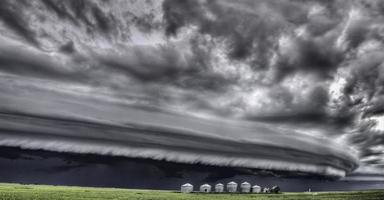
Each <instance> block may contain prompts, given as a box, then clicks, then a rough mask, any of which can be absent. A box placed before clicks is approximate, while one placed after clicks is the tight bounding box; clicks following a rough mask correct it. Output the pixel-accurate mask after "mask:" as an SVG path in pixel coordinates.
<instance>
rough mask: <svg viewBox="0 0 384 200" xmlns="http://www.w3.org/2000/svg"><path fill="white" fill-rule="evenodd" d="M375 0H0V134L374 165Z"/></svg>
mask: <svg viewBox="0 0 384 200" xmlns="http://www.w3.org/2000/svg"><path fill="white" fill-rule="evenodd" d="M383 8H384V4H383V3H382V2H381V1H363V0H361V1H353V2H346V1H304V2H303V1H295V0H291V1H284V2H281V1H264V0H257V1H254V0H252V1H251V0H240V1H226V0H221V1H204V0H194V1H192V0H164V1H128V0H117V1H101V0H100V1H88V0H82V1H72V0H68V1H54V0H34V1H8V0H7V1H2V2H1V3H0V33H1V34H0V43H1V44H2V45H1V47H0V92H1V95H0V113H1V114H0V118H1V119H0V124H1V130H0V145H2V146H11V147H21V148H25V149H43V150H49V151H58V152H72V153H79V154H82V153H93V154H102V155H109V156H126V157H140V158H150V159H155V160H166V161H173V162H181V163H190V164H194V163H203V164H209V165H218V166H231V167H247V168H256V169H265V170H286V171H294V172H305V173H313V174H319V175H324V176H332V177H343V176H345V175H349V174H351V173H353V172H354V170H356V169H357V171H355V172H356V173H358V174H359V175H361V174H381V175H382V174H384V168H383V167H384V165H383V164H384V163H383V162H384V159H383V155H384V153H383V149H384V148H383V141H384V137H383V135H384V134H383V130H384V128H383V125H382V124H383V121H384V120H383V118H384V117H383V114H384V111H383V109H382V107H383V103H382V102H383V98H384V96H383V94H384V87H383V85H384V71H383V70H384V68H383V67H384V65H383V63H384V55H383V53H382V52H383V48H384V46H383V45H384V43H383V42H384V41H383V37H384V32H383V31H384V24H383V23H382V22H383V19H384V13H383ZM369 177H371V176H368V178H369ZM351 180H352V179H351Z"/></svg>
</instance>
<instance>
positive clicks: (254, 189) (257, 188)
mask: <svg viewBox="0 0 384 200" xmlns="http://www.w3.org/2000/svg"><path fill="white" fill-rule="evenodd" d="M252 192H253V193H260V192H261V187H260V186H258V185H254V186H252Z"/></svg>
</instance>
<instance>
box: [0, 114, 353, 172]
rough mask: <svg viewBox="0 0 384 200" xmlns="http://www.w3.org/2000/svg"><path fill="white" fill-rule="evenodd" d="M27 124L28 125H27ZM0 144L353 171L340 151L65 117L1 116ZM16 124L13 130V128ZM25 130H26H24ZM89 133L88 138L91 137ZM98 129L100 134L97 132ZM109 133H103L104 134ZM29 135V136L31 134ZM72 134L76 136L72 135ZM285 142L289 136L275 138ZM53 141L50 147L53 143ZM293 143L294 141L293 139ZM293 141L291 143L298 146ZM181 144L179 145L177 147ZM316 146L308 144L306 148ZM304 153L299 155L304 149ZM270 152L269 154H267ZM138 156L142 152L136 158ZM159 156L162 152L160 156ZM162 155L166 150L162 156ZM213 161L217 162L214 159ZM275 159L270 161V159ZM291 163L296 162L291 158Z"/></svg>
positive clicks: (271, 166)
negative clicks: (31, 135)
mask: <svg viewBox="0 0 384 200" xmlns="http://www.w3.org/2000/svg"><path fill="white" fill-rule="evenodd" d="M26 120H27V121H29V123H26V122H27V121H26ZM1 123H2V129H1V132H2V133H1V135H2V140H1V143H2V145H5V146H19V147H22V148H29V149H44V150H54V151H63V152H75V153H98V154H107V155H120V156H129V157H132V156H134V157H145V158H153V159H156V160H158V159H165V160H168V161H176V162H184V163H185V162H186V163H196V162H201V163H206V164H212V165H224V166H239V167H252V168H268V169H272V170H273V169H275V170H288V171H291V170H296V171H303V172H308V173H314V174H321V175H325V176H331V177H332V176H336V177H338V176H344V175H345V173H348V172H350V171H351V170H353V169H354V168H355V167H356V163H354V162H351V161H350V160H351V157H350V155H348V154H344V153H343V152H337V151H333V150H328V149H327V148H324V149H323V151H321V153H319V152H317V153H316V152H314V151H312V150H310V148H308V149H306V148H305V146H306V144H305V142H304V143H301V145H300V146H301V148H300V149H297V148H295V147H294V146H286V147H283V148H281V147H279V145H273V144H271V145H270V144H268V143H269V142H267V143H264V144H263V143H259V142H256V143H253V142H251V141H248V142H246V141H242V140H233V139H226V138H220V137H217V136H213V135H212V136H208V135H200V134H199V133H193V132H189V131H185V130H184V131H183V130H180V129H179V130H177V129H168V128H167V129H164V128H161V127H152V126H145V125H144V126H143V125H139V124H131V125H125V126H121V125H117V126H116V125H108V124H100V123H97V124H95V123H93V122H86V121H76V120H73V119H69V120H66V119H64V118H61V119H55V118H51V117H44V116H28V115H20V114H19V115H13V114H2V120H1ZM16 124H18V126H17V127H19V128H17V129H15V127H16V126H14V125H16ZM26 130H28V131H26ZM90 130H91V132H92V135H89V131H90ZM100 131H101V132H100ZM106 132H108V134H107V135H106V134H105V133H106ZM31 133H32V134H33V137H30V134H31ZM74 133H76V134H74ZM275 136H276V137H275V139H273V140H274V142H277V143H280V142H281V141H280V142H279V140H280V139H278V138H279V137H283V138H284V139H283V138H281V139H282V140H283V141H285V142H287V140H289V138H285V137H284V136H282V135H280V136H278V135H275ZM52 142H53V143H56V145H55V146H52V145H51V143H52ZM296 142H297V141H296ZM296 142H295V143H296ZM180 144H182V145H180ZM313 145H318V144H316V143H312V144H311V145H310V146H311V147H313ZM240 146H241V147H242V148H239V147H240ZM318 146H319V147H321V146H322V145H318ZM304 148H305V149H306V151H303V150H302V149H304ZM271 149H273V151H272V150H271ZM138 152H141V153H140V154H137V153H138ZM159 152H160V153H159ZM161 152H168V153H167V154H162V153H161ZM214 157H215V159H213V158H214ZM313 157H318V158H319V159H315V160H316V162H314V161H315V160H314V159H313ZM270 158H273V159H270ZM292 159H295V163H292V162H291V160H292Z"/></svg>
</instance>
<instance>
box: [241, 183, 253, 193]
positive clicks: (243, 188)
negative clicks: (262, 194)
mask: <svg viewBox="0 0 384 200" xmlns="http://www.w3.org/2000/svg"><path fill="white" fill-rule="evenodd" d="M240 189H241V192H244V193H249V192H250V191H251V184H249V183H248V182H243V183H241V185H240Z"/></svg>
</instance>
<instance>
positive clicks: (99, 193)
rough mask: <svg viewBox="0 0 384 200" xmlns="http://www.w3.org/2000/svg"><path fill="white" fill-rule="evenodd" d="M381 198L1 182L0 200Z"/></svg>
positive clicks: (377, 199)
mask: <svg viewBox="0 0 384 200" xmlns="http://www.w3.org/2000/svg"><path fill="white" fill-rule="evenodd" d="M32 199H33V200H77V199H78V200H84V199H87V200H91V199H92V200H105V199H115V200H124V199H127V200H128V199H129V200H155V199H156V200H251V199H254V200H275V199H277V200H283V199H287V200H328V199H329V200H331V199H332V200H384V190H371V191H356V192H312V193H291V192H289V193H282V194H201V193H190V194H182V193H178V192H172V191H160V190H134V189H117V188H91V187H68V186H48V185H21V184H0V200H32Z"/></svg>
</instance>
